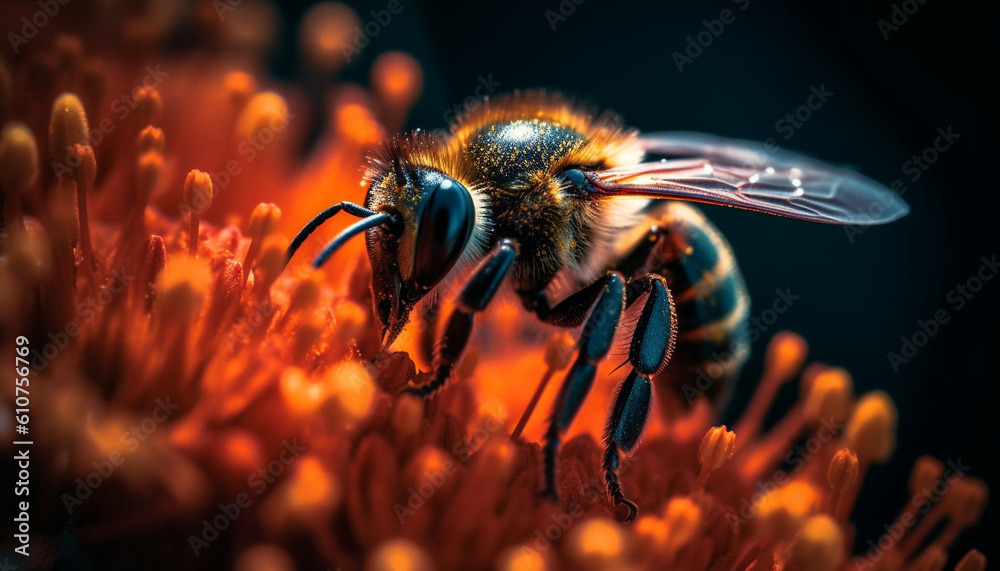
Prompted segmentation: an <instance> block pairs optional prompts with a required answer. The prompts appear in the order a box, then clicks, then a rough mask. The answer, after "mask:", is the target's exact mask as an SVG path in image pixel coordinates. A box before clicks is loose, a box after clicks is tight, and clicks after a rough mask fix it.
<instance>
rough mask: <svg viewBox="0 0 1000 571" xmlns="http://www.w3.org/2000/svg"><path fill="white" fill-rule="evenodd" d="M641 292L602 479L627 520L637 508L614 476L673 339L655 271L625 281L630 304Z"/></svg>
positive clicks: (641, 423)
mask: <svg viewBox="0 0 1000 571" xmlns="http://www.w3.org/2000/svg"><path fill="white" fill-rule="evenodd" d="M643 294H645V295H646V297H645V301H644V303H643V307H642V314H641V315H640V316H639V320H638V321H637V322H636V324H635V330H634V331H633V333H632V342H631V345H630V346H629V357H628V360H629V363H630V364H631V365H632V372H631V373H630V374H629V376H628V377H626V378H625V380H624V381H622V383H621V384H620V385H619V386H618V391H617V393H616V394H615V403H614V406H613V407H612V408H611V410H610V412H609V414H608V420H607V423H606V424H605V428H604V461H603V468H604V480H605V483H606V484H607V486H608V493H609V494H610V495H611V498H612V499H613V500H614V502H615V505H623V506H625V508H626V509H627V510H628V514H627V515H626V517H625V521H626V522H629V521H632V520H634V519H635V517H636V515H638V513H639V510H638V508H637V507H636V505H635V503H634V502H632V501H631V500H629V499H628V498H626V497H625V494H624V492H622V488H621V484H620V483H619V481H618V469H619V466H620V463H621V455H622V454H628V453H630V452H631V451H632V450H633V449H634V448H635V446H636V444H637V443H638V442H639V436H640V435H641V434H642V430H643V428H644V427H645V425H646V418H647V416H648V415H649V407H650V403H651V402H652V397H653V385H652V384H651V383H650V382H649V379H650V377H652V376H653V375H655V374H657V373H659V372H660V371H662V370H663V369H664V368H665V367H666V366H667V363H668V362H670V357H671V355H672V354H673V350H674V343H675V342H676V339H677V319H676V315H675V312H674V302H673V298H672V296H671V295H670V289H669V288H668V287H667V283H666V280H665V279H664V278H663V277H662V276H659V275H656V274H646V275H644V276H641V277H639V278H636V279H633V280H631V281H629V284H628V300H627V302H626V305H628V306H630V305H632V304H633V303H635V302H636V301H638V300H639V299H640V298H641V297H642V296H643Z"/></svg>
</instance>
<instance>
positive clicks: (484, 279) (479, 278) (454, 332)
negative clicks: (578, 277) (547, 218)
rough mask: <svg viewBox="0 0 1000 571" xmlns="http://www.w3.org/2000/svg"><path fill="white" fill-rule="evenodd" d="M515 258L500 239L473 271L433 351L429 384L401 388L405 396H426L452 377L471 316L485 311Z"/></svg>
mask: <svg viewBox="0 0 1000 571" xmlns="http://www.w3.org/2000/svg"><path fill="white" fill-rule="evenodd" d="M516 257H517V245H516V244H515V243H514V242H513V241H512V240H502V241H500V242H499V243H498V244H497V245H496V246H494V248H493V250H492V251H491V252H490V253H489V254H488V255H487V256H486V259H485V260H484V261H483V263H482V264H480V265H479V267H478V268H476V271H475V272H473V274H472V276H471V277H470V278H469V281H468V282H466V284H465V286H464V287H462V291H461V292H460V293H459V294H458V300H457V302H456V303H455V308H454V309H453V310H452V312H451V314H450V315H449V316H448V322H447V323H446V324H445V328H444V333H443V334H442V336H441V340H440V341H439V342H438V343H437V346H436V348H435V350H434V366H433V370H434V373H433V377H432V378H431V381H430V382H429V383H426V384H424V385H421V386H411V387H407V388H405V389H403V392H404V393H405V394H411V395H414V396H418V397H421V398H424V397H428V396H430V395H432V394H434V393H435V392H437V390H438V389H440V388H441V387H443V386H444V384H445V382H447V381H448V377H450V376H451V372H452V369H453V368H454V366H455V363H457V362H458V360H459V358H460V357H461V356H462V352H463V351H464V350H465V346H466V344H467V343H468V342H469V336H470V335H471V334H472V323H473V317H474V316H475V314H476V313H479V312H480V311H482V310H484V309H486V306H487V305H489V303H490V301H491V300H492V299H493V296H494V295H495V294H496V292H497V290H498V289H499V288H500V284H501V283H503V280H504V278H505V277H507V273H508V272H509V271H510V268H511V265H513V263H514V258H516Z"/></svg>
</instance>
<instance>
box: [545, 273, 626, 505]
mask: <svg viewBox="0 0 1000 571" xmlns="http://www.w3.org/2000/svg"><path fill="white" fill-rule="evenodd" d="M595 283H599V284H601V287H600V288H599V289H597V290H596V291H597V292H599V293H600V296H599V297H598V298H597V303H596V304H594V305H593V309H592V310H590V315H589V316H588V317H587V322H586V324H585V325H584V326H583V332H582V333H581V334H580V341H579V342H578V344H577V346H578V351H579V352H578V354H577V358H576V361H575V362H574V363H573V366H572V367H570V370H569V372H568V373H566V379H565V380H564V381H563V384H562V387H561V388H560V389H559V394H558V396H557V397H556V402H555V406H554V407H553V409H552V417H551V418H550V420H549V428H548V430H547V431H546V433H545V447H544V453H545V492H546V493H547V494H548V495H549V496H550V497H551V498H552V499H556V482H555V480H556V473H555V468H556V452H557V451H558V449H559V445H560V444H561V443H562V441H561V438H562V435H563V434H565V432H566V429H567V428H569V425H570V423H572V422H573V418H574V417H576V413H577V412H579V410H580V405H582V404H583V400H584V399H585V398H586V396H587V393H588V392H590V387H591V385H593V384H594V376H595V375H596V374H597V365H598V364H599V363H600V362H601V361H602V360H603V359H604V357H605V356H607V354H608V351H610V350H611V345H612V343H613V341H614V336H615V330H616V329H617V328H618V322H619V321H620V320H621V316H622V312H624V311H625V278H624V277H623V276H622V274H620V273H618V272H609V273H608V274H606V275H605V276H604V277H602V278H600V279H599V280H598V281H597V282H595ZM592 287H593V286H588V287H587V288H584V289H583V290H581V291H580V292H579V293H580V294H583V292H587V295H589V293H590V289H591V288H592ZM574 297H576V295H574V296H571V297H570V298H569V299H567V300H566V301H564V302H562V303H560V304H559V305H557V306H556V307H555V308H554V310H553V312H554V313H556V314H563V315H564V316H565V317H567V318H571V317H574V316H573V314H572V313H573V311H576V312H580V313H583V314H586V312H587V308H586V307H582V308H581V304H579V303H578V302H579V300H580V299H583V298H582V297H581V298H577V299H576V300H575V301H572V302H571V300H573V298H574ZM567 302H571V305H570V306H565V304H566V303H567ZM560 308H563V309H560ZM567 308H571V309H572V311H570V310H569V309H567ZM581 309H582V310H581ZM555 310H559V311H555Z"/></svg>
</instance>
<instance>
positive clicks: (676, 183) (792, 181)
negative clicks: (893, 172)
mask: <svg viewBox="0 0 1000 571" xmlns="http://www.w3.org/2000/svg"><path fill="white" fill-rule="evenodd" d="M640 141H641V143H642V145H643V147H644V149H645V151H646V156H647V160H649V159H650V157H652V156H656V155H661V156H665V157H684V158H672V159H662V160H658V161H657V160H651V161H650V162H644V163H640V164H638V165H633V166H627V167H618V168H613V169H608V170H603V171H594V172H587V173H584V175H585V176H586V178H587V180H588V182H589V183H590V185H591V186H592V187H593V189H594V191H595V192H596V193H598V194H600V195H605V196H642V197H648V198H671V199H676V200H688V201H695V202H705V203H710V204H721V205H725V206H734V207H737V208H745V209H748V210H755V211H758V212H765V213H768V214H775V215H778V216H787V217H790V218H798V219H801V220H810V221H813V222H824V223H828V224H883V223H886V222H890V221H892V220H895V219H897V218H900V217H901V216H904V215H906V213H907V212H909V210H910V209H909V207H908V206H907V205H906V202H904V201H903V199H901V198H900V197H899V196H897V195H896V194H895V193H894V192H892V191H891V190H889V189H888V188H886V187H884V186H882V185H881V184H879V183H877V182H875V181H873V180H871V179H869V178H867V177H864V176H862V175H861V174H858V173H856V172H854V171H852V170H849V169H846V168H840V167H835V166H833V165H829V164H826V163H824V162H821V161H818V160H816V159H811V158H809V157H806V156H803V155H798V154H795V153H791V152H788V151H781V150H778V151H774V152H768V151H766V150H765V148H764V146H763V145H762V144H761V143H754V142H751V141H741V140H736V139H726V138H723V137H715V136H712V135H704V134H700V133H682V132H668V133H652V134H644V135H642V136H641V137H640Z"/></svg>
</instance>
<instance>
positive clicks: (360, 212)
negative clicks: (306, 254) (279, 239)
mask: <svg viewBox="0 0 1000 571" xmlns="http://www.w3.org/2000/svg"><path fill="white" fill-rule="evenodd" d="M341 210H343V211H344V212H346V213H348V214H350V215H351V216H357V217H358V218H368V217H369V216H375V215H376V214H378V213H377V212H375V211H374V210H369V209H367V208H365V207H364V206H361V205H360V204H354V203H353V202H338V203H337V204H334V205H333V206H331V207H329V208H327V209H326V210H324V211H323V212H320V213H319V214H317V215H316V216H314V217H313V219H312V220H310V221H309V222H307V223H306V225H305V226H303V227H302V229H301V230H299V233H298V234H296V235H295V238H294V239H293V240H292V242H291V243H290V244H288V249H287V250H286V251H285V263H286V264H287V263H288V262H289V261H290V260H291V259H292V256H294V255H295V252H297V251H298V249H299V248H300V247H301V246H302V244H304V243H305V241H306V238H308V237H309V235H310V234H312V233H313V232H315V231H316V229H317V228H319V227H320V225H322V224H323V223H324V222H326V221H327V220H329V219H331V218H333V217H334V215H336V214H337V213H338V212H340V211H341Z"/></svg>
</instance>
